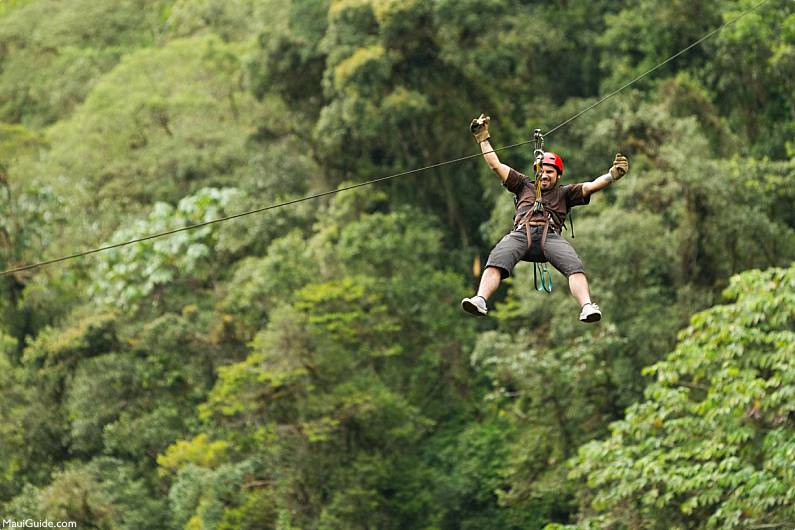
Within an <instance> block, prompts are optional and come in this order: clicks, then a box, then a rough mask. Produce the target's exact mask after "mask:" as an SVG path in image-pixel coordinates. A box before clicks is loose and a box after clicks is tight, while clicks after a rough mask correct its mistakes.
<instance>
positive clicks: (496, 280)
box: [461, 267, 502, 316]
mask: <svg viewBox="0 0 795 530" xmlns="http://www.w3.org/2000/svg"><path fill="white" fill-rule="evenodd" d="M500 280H502V274H501V272H500V269H498V268H497V267H486V269H485V270H484V271H483V275H482V276H481V277H480V286H479V287H478V294H476V295H475V296H473V297H472V298H464V299H463V300H461V309H463V310H464V311H466V312H467V313H472V314H473V315H476V316H482V315H486V314H487V313H488V312H489V310H488V306H487V305H486V300H488V299H489V297H490V296H491V295H493V294H494V291H496V290H497V287H499V286H500Z"/></svg>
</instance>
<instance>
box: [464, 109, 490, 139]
mask: <svg viewBox="0 0 795 530" xmlns="http://www.w3.org/2000/svg"><path fill="white" fill-rule="evenodd" d="M489 121H491V118H489V117H488V116H486V115H485V114H481V115H480V117H478V118H475V119H474V120H472V123H470V124H469V130H470V131H472V134H473V135H474V136H475V140H477V141H478V143H480V142H483V141H485V140H488V139H489V138H491V137H490V136H489Z"/></svg>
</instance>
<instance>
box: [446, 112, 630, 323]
mask: <svg viewBox="0 0 795 530" xmlns="http://www.w3.org/2000/svg"><path fill="white" fill-rule="evenodd" d="M470 128H471V130H472V134H473V135H474V136H475V139H476V140H477V142H478V144H480V150H481V151H482V152H483V158H484V159H485V160H486V163H487V164H488V165H489V167H490V168H491V169H492V171H494V172H495V173H496V174H497V175H498V176H499V177H500V180H501V181H502V184H503V186H505V187H506V188H507V189H508V191H510V192H512V193H513V194H514V195H515V196H516V197H515V202H516V215H515V217H514V229H513V231H511V232H510V233H509V234H507V235H506V236H505V237H503V238H502V240H500V242H499V243H497V245H496V246H495V247H494V249H493V250H492V251H491V254H489V259H488V261H487V262H486V267H485V269H484V271H483V275H482V276H481V278H480V287H479V288H478V293H477V295H475V296H473V297H472V298H464V299H463V300H462V301H461V307H462V308H463V309H464V311H467V312H468V313H472V314H473V315H485V314H486V313H487V312H488V308H487V306H486V302H487V301H488V299H489V297H491V295H492V294H494V292H495V291H496V290H497V287H499V285H500V281H502V280H503V279H504V278H507V277H508V276H510V274H511V272H513V268H514V267H515V266H516V264H517V263H518V262H519V261H540V262H546V261H549V263H551V264H552V266H553V267H555V268H556V269H557V270H558V271H560V273H561V274H563V275H564V276H566V277H567V278H568V281H569V289H570V290H571V294H572V295H573V296H574V298H575V299H576V300H577V303H579V304H580V321H582V322H596V321H598V320H600V319H601V318H602V313H601V311H600V310H599V306H597V305H596V304H595V303H593V302H592V301H591V293H590V291H589V289H588V279H587V278H586V277H585V268H584V267H583V264H582V260H580V258H579V256H577V253H576V252H575V251H574V248H573V247H572V246H571V244H570V243H569V242H568V241H567V240H566V239H564V238H563V236H562V235H561V229H562V228H563V222H564V220H565V219H566V214H568V212H569V210H570V209H571V208H573V207H574V206H579V205H582V204H588V203H589V202H590V200H591V195H592V194H593V193H595V192H597V191H599V190H601V189H604V188H605V187H607V186H609V185H610V184H611V183H612V182H614V181H616V180H618V179H620V178H621V177H623V176H624V175H625V174H626V173H627V172H628V171H629V161H628V160H627V158H626V157H625V156H623V155H621V154H620V153H619V154H617V155H616V158H615V160H614V161H613V166H612V167H611V168H610V170H609V171H608V172H607V173H605V174H604V175H602V176H601V177H599V178H597V179H596V180H594V181H592V182H585V183H582V184H568V185H565V186H559V185H558V181H559V180H560V179H561V178H562V177H563V160H561V158H560V157H559V156H558V155H556V154H555V153H544V155H543V160H542V169H541V174H540V176H539V181H540V188H541V197H540V201H537V198H536V185H537V184H538V183H536V182H535V180H533V179H532V178H530V177H528V176H526V175H523V174H522V173H519V172H518V171H516V170H514V169H513V168H511V167H509V166H507V165H505V164H503V163H501V162H500V159H499V158H498V157H497V155H496V153H494V152H492V151H493V148H492V147H491V143H490V142H489V138H490V136H489V117H488V116H485V115H483V114H481V115H480V117H479V118H476V119H474V120H472V124H471V126H470ZM539 202H540V204H538V203H539Z"/></svg>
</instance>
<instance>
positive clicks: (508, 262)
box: [461, 230, 527, 316]
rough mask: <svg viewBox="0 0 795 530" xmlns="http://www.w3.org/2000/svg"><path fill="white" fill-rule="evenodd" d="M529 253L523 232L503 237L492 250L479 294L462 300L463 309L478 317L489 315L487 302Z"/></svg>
mask: <svg viewBox="0 0 795 530" xmlns="http://www.w3.org/2000/svg"><path fill="white" fill-rule="evenodd" d="M526 251H527V236H526V235H525V234H524V231H522V230H514V231H513V232H511V233H509V234H507V235H506V236H505V237H503V238H502V239H501V240H500V242H499V243H497V245H496V246H495V247H494V248H493V249H492V251H491V253H490V254H489V259H488V261H487V262H486V268H485V269H483V275H482V276H481V277H480V285H479V286H478V294H476V295H475V296H473V297H472V298H464V299H463V300H461V309H463V310H464V311H466V312H467V313H471V314H473V315H476V316H484V315H486V313H488V307H487V306H486V300H488V299H489V298H490V297H491V295H493V294H494V292H495V291H496V290H497V287H499V286H500V281H501V280H502V278H503V277H505V278H507V277H508V276H509V275H510V273H511V271H512V270H513V268H514V266H515V265H516V264H517V263H518V262H519V260H520V259H521V258H522V256H523V255H524V253H525V252H526Z"/></svg>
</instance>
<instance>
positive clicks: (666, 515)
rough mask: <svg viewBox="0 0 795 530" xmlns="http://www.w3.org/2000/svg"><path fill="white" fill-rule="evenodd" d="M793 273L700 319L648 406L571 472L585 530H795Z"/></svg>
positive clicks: (751, 283) (757, 285) (749, 288)
mask: <svg viewBox="0 0 795 530" xmlns="http://www.w3.org/2000/svg"><path fill="white" fill-rule="evenodd" d="M793 286H795V267H791V268H789V269H769V270H767V271H749V272H746V273H743V274H741V275H739V276H737V277H735V278H734V279H733V281H732V284H731V286H730V287H729V288H728V289H727V291H726V296H727V297H729V298H730V299H731V300H732V303H730V304H728V305H721V306H716V307H713V308H711V309H708V310H706V311H703V312H701V313H698V314H697V315H695V316H694V317H693V318H692V320H691V323H690V326H689V327H688V328H687V329H686V330H685V331H683V332H682V334H681V335H680V342H679V344H678V346H677V348H676V350H674V352H673V353H671V354H670V355H669V356H668V357H667V358H666V359H665V360H664V361H661V362H658V363H656V364H654V365H652V366H651V367H649V368H648V369H647V370H646V374H647V375H652V376H655V381H654V382H653V383H652V384H651V385H649V387H648V388H647V389H646V391H645V397H646V400H645V401H644V402H641V403H638V404H636V405H633V406H632V407H630V408H628V409H627V411H626V417H625V419H624V420H622V421H618V422H615V423H613V424H612V425H611V427H610V429H611V436H610V437H609V438H607V439H606V440H604V441H595V442H592V443H590V444H587V445H585V446H584V447H583V448H582V449H581V450H580V453H579V456H578V457H577V458H576V459H574V460H573V464H574V470H573V471H572V476H573V478H574V479H580V480H582V479H585V480H587V481H588V487H587V488H585V489H583V490H582V492H581V494H580V500H581V502H582V519H581V523H580V524H581V526H583V527H593V526H597V527H600V528H662V527H663V526H665V527H666V528H715V527H720V528H748V527H761V526H771V527H772V526H788V525H791V524H792V522H793V521H795V510H794V509H793V506H795V474H793V469H792V454H793V451H795V421H793V417H794V415H793V412H794V409H793V389H795V364H793V359H794V358H795V357H793V344H795V334H793V331H792V326H793V321H795V312H793V307H795V304H794V303H793V301H795V289H794V288H793ZM589 525H590V526H589Z"/></svg>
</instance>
